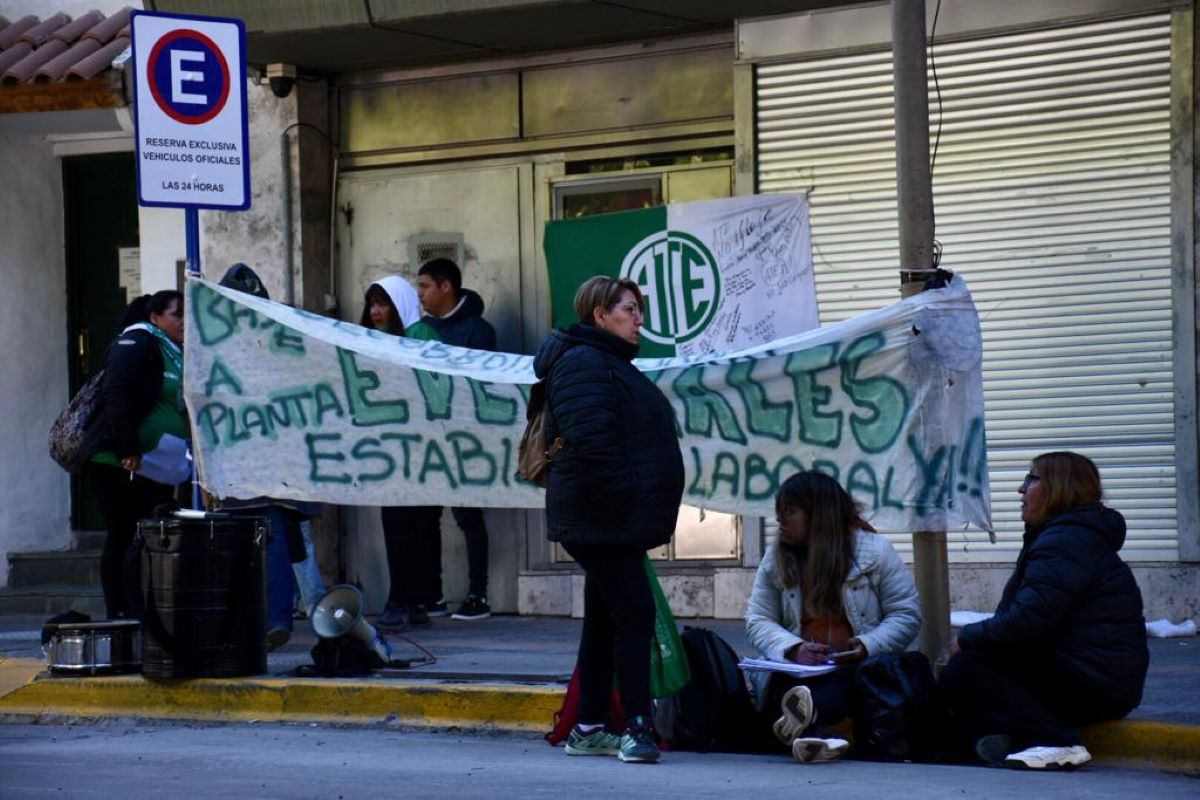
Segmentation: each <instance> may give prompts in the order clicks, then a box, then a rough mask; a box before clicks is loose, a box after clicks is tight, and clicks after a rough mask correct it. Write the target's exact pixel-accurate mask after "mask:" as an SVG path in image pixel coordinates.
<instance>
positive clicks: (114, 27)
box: [83, 6, 133, 44]
mask: <svg viewBox="0 0 1200 800" xmlns="http://www.w3.org/2000/svg"><path fill="white" fill-rule="evenodd" d="M131 14H133V9H132V8H130V7H129V6H125V7H124V8H122V9H121V10H120V11H118V12H117V13H115V14H113V15H112V16H111V17H109V18H108V19H106V20H104V21H103V22H100V23H98V24H97V25H96V26H95V27H94V28H92V29H91V30H89V31H88V32H87V33H85V34H83V35H84V36H85V37H87V38H88V39H95V40H96V41H98V42H99V43H100V44H107V43H108V42H109V41H111V40H112V38H113V36H116V35H118V34H119V33H120V32H121V29H122V28H125V27H126V26H128V25H129V17H130V15H131Z"/></svg>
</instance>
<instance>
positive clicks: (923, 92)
mask: <svg viewBox="0 0 1200 800" xmlns="http://www.w3.org/2000/svg"><path fill="white" fill-rule="evenodd" d="M892 71H893V81H894V88H895V103H896V106H895V115H896V189H897V197H896V199H897V213H898V216H899V228H900V294H901V296H902V297H908V296H910V295H913V294H916V293H917V292H919V291H920V290H921V284H922V283H923V282H924V280H925V278H926V277H927V275H926V274H925V273H924V272H923V271H924V270H928V269H930V268H932V266H933V179H932V175H931V174H930V169H929V93H928V84H927V78H926V71H925V0H892ZM912 536H913V576H914V578H915V580H916V584H917V591H918V592H919V594H920V597H921V633H920V636H919V638H918V644H919V646H920V648H921V652H922V653H924V654H925V655H926V656H928V658H929V660H930V662H932V663H933V664H935V665H936V664H938V663H940V662H944V661H945V659H946V646H947V644H948V643H949V641H950V571H949V560H948V558H947V555H946V532H945V531H944V530H941V531H913V535H912Z"/></svg>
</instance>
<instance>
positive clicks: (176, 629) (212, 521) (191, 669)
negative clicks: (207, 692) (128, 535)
mask: <svg viewBox="0 0 1200 800" xmlns="http://www.w3.org/2000/svg"><path fill="white" fill-rule="evenodd" d="M185 513H186V512H185ZM198 517H199V518H180V517H179V516H176V517H172V518H167V519H153V520H142V521H141V522H139V523H138V539H139V541H140V543H141V547H142V555H141V562H142V563H141V566H142V576H141V585H142V599H143V600H144V601H145V607H146V608H145V612H144V613H145V616H144V618H143V620H142V622H143V630H142V673H143V674H144V675H145V676H146V677H147V678H225V677H233V676H238V675H259V674H262V673H264V672H266V671H267V645H266V619H267V617H266V606H267V603H266V541H267V520H266V518H264V517H232V516H229V515H225V514H207V515H198Z"/></svg>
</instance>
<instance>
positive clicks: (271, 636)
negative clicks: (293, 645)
mask: <svg viewBox="0 0 1200 800" xmlns="http://www.w3.org/2000/svg"><path fill="white" fill-rule="evenodd" d="M291 638H292V632H291V631H289V630H288V629H287V628H285V627H283V626H282V625H276V626H275V627H274V628H271V630H269V631H267V650H268V651H271V650H278V649H279V648H281V647H283V646H284V645H285V644H287V643H288V639H291Z"/></svg>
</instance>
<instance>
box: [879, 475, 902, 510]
mask: <svg viewBox="0 0 1200 800" xmlns="http://www.w3.org/2000/svg"><path fill="white" fill-rule="evenodd" d="M895 477H896V469H895V467H888V469H887V477H886V478H885V479H884V481H883V494H882V495H881V496H880V498H879V507H880V508H904V504H903V503H901V502H900V501H899V500H898V499H896V498H894V497H892V481H893V480H894V479H895Z"/></svg>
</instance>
